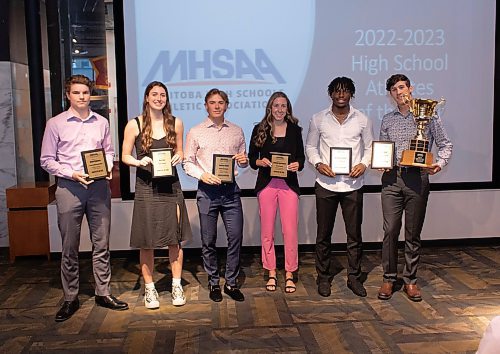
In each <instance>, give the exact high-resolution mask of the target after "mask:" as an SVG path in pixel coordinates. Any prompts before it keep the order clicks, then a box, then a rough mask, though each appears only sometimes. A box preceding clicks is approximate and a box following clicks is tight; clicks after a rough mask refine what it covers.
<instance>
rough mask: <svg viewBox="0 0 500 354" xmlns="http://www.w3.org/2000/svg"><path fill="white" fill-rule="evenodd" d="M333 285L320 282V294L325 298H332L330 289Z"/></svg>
mask: <svg viewBox="0 0 500 354" xmlns="http://www.w3.org/2000/svg"><path fill="white" fill-rule="evenodd" d="M330 287H331V285H330V283H329V282H326V281H320V282H319V283H318V294H320V295H321V296H324V297H328V296H330V294H331V293H332V290H331V289H330Z"/></svg>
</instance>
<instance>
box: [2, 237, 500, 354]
mask: <svg viewBox="0 0 500 354" xmlns="http://www.w3.org/2000/svg"><path fill="white" fill-rule="evenodd" d="M165 254H166V252H165V251H162V252H160V257H159V258H157V263H156V271H157V273H156V280H157V289H158V291H159V293H160V297H161V307H160V309H159V310H147V309H145V307H144V302H143V296H142V294H143V289H142V288H143V284H142V279H141V278H140V277H139V267H138V265H137V258H136V256H137V254H136V253H128V254H123V253H121V254H116V253H115V254H113V257H112V266H113V268H112V291H113V294H114V295H116V296H117V297H119V298H120V299H122V300H125V301H127V302H128V303H129V305H130V310H128V311H124V312H114V311H110V310H107V309H104V308H101V307H96V306H95V303H94V298H93V296H92V295H93V286H92V282H93V280H92V272H91V261H90V259H89V258H88V256H87V255H84V256H82V257H81V258H82V259H81V261H80V265H81V267H80V274H81V293H80V302H81V308H80V310H79V311H78V312H77V313H76V314H75V315H74V316H73V317H72V318H71V319H69V320H68V321H66V322H63V323H56V322H54V315H55V313H56V312H57V310H58V309H59V306H60V301H61V298H62V291H61V285H60V279H59V274H60V272H59V261H58V260H52V261H47V260H46V259H43V258H41V257H20V258H18V259H17V260H16V262H15V263H14V264H13V265H10V264H8V256H7V251H6V250H5V249H3V250H2V252H1V256H0V352H1V353H26V352H50V353H59V352H61V353H62V352H64V353H70V352H71V353H123V352H128V353H171V352H172V353H173V352H175V353H210V352H213V353H243V352H244V353H266V352H268V353H271V352H286V353H458V352H460V353H474V352H475V351H476V350H477V347H478V344H479V341H480V339H481V336H482V334H483V331H484V329H485V328H486V326H487V325H488V323H489V321H490V320H491V319H492V318H493V317H494V316H497V315H500V300H499V299H500V246H498V245H494V246H475V247H472V246H471V247H432V248H429V247H427V248H424V249H423V252H422V257H421V263H420V264H421V266H420V270H419V285H420V286H421V288H422V295H423V301H422V302H420V303H414V302H411V301H409V300H408V299H407V298H406V296H405V294H404V293H403V292H402V291H398V292H396V293H395V294H394V296H393V297H392V299H391V300H389V301H381V300H378V299H377V291H378V288H379V286H380V284H381V281H382V269H381V265H380V262H381V253H380V251H369V252H365V256H364V259H363V270H364V271H365V272H366V275H367V277H366V282H365V286H366V288H367V291H368V296H367V297H366V298H359V297H356V296H355V295H354V294H352V293H351V291H350V290H349V289H348V288H347V287H346V270H345V267H346V262H347V261H346V257H345V252H335V253H334V254H333V256H334V257H335V259H336V260H337V263H338V264H337V265H338V274H337V275H336V276H335V278H334V281H333V283H332V295H331V296H330V297H328V298H323V297H321V296H319V295H318V293H317V290H316V282H315V277H316V272H315V267H314V255H313V254H312V253H310V252H302V253H300V256H299V258H300V269H299V272H298V282H297V291H296V292H295V293H294V294H285V292H284V283H285V281H284V273H283V272H280V273H279V276H278V289H277V291H275V292H267V291H266V290H265V288H264V284H265V279H266V277H265V273H264V271H263V269H262V266H261V261H260V255H259V253H258V249H255V248H253V249H251V250H248V249H247V250H245V252H244V254H243V257H242V271H241V278H240V283H241V289H242V291H243V293H244V294H245V296H246V300H245V301H244V302H241V303H236V302H235V301H233V300H231V299H229V298H228V297H227V296H226V295H224V300H223V301H222V302H220V303H214V302H212V301H210V299H209V298H208V289H207V276H206V274H205V272H204V270H203V267H202V264H201V257H200V253H199V250H189V251H187V254H186V257H185V266H184V271H183V285H184V290H185V293H186V297H187V304H186V305H185V306H183V307H179V308H174V307H173V306H172V305H171V301H170V290H171V286H170V284H171V275H170V271H169V266H168V259H167V258H165V257H162V256H163V255H165ZM280 255H281V256H280V257H279V258H278V261H279V263H280V264H281V266H282V264H283V259H282V253H280ZM401 263H402V253H401V252H400V264H401Z"/></svg>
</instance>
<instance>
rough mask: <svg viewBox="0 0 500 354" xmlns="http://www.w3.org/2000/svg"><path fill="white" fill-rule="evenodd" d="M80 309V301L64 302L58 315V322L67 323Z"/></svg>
mask: <svg viewBox="0 0 500 354" xmlns="http://www.w3.org/2000/svg"><path fill="white" fill-rule="evenodd" d="M79 308H80V301H78V299H75V300H73V301H64V303H63V305H62V306H61V308H60V309H59V311H57V313H56V322H62V321H66V320H67V319H68V318H70V317H71V316H73V314H74V313H75V312H76V310H78V309H79Z"/></svg>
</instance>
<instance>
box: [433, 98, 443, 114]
mask: <svg viewBox="0 0 500 354" xmlns="http://www.w3.org/2000/svg"><path fill="white" fill-rule="evenodd" d="M445 109H446V100H445V99H444V97H441V99H440V100H439V101H438V103H437V105H436V107H435V108H434V116H435V117H441V116H442V115H443V114H444V111H445Z"/></svg>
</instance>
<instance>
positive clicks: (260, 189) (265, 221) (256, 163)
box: [248, 92, 305, 293]
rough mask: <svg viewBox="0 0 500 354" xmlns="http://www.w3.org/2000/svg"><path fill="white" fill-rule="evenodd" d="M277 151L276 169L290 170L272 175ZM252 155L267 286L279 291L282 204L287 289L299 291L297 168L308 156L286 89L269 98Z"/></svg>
mask: <svg viewBox="0 0 500 354" xmlns="http://www.w3.org/2000/svg"><path fill="white" fill-rule="evenodd" d="M276 153H279V154H280V155H278V156H275V159H276V158H277V159H276V160H275V162H274V163H275V169H276V167H277V165H278V164H282V165H283V164H284V165H286V166H284V167H286V171H284V169H283V170H281V171H280V170H279V169H276V170H278V171H273V173H272V174H271V170H272V161H273V157H272V155H277V154H276ZM248 158H249V160H250V166H252V168H253V169H258V170H259V174H258V177H257V182H256V184H255V192H256V193H257V196H258V200H259V212H260V222H261V233H260V235H261V241H262V263H263V266H264V269H267V270H268V271H269V279H268V281H267V284H266V289H267V290H268V291H275V290H276V287H277V282H278V279H277V277H276V254H275V250H274V223H275V219H276V211H277V209H278V207H279V210H280V216H281V225H282V232H283V241H284V244H285V271H286V276H285V279H286V281H285V292H287V293H293V292H295V290H296V287H295V283H294V278H293V272H295V271H296V270H297V268H298V251H297V249H298V237H297V229H298V206H299V182H298V179H297V171H301V170H302V169H303V168H304V160H305V157H304V145H303V143H302V128H301V127H299V125H298V119H297V118H295V117H294V116H293V113H292V105H291V103H290V100H289V99H288V97H287V96H286V95H285V94H284V93H283V92H275V93H273V94H272V95H271V97H270V98H269V101H268V102H267V106H266V113H265V115H264V118H262V121H261V122H260V123H259V124H258V125H256V126H255V128H254V129H253V132H252V138H251V139H250V148H249V152H248ZM278 159H281V160H278ZM286 159H288V161H287V160H286ZM273 170H274V169H273Z"/></svg>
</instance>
